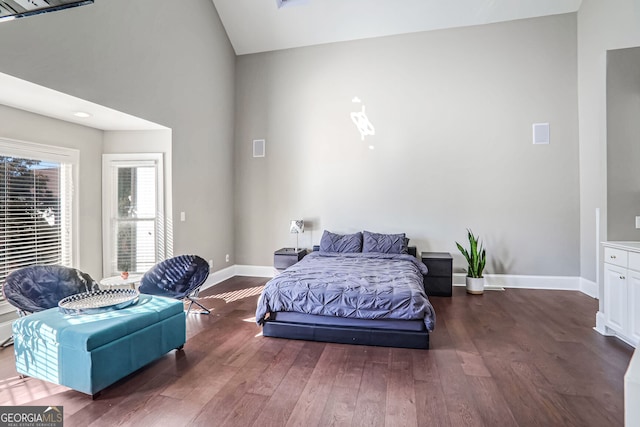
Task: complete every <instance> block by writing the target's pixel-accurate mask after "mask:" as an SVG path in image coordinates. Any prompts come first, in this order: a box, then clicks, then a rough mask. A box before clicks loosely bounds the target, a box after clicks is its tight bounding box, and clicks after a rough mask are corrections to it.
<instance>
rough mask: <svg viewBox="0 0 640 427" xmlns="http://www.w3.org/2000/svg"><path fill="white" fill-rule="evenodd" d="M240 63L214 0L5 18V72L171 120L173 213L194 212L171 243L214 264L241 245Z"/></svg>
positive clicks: (117, 3) (1, 64)
mask: <svg viewBox="0 0 640 427" xmlns="http://www.w3.org/2000/svg"><path fill="white" fill-rule="evenodd" d="M234 68H235V55H234V52H233V49H232V48H231V45H230V43H229V41H228V38H227V36H226V33H225V31H224V28H223V26H222V24H221V23H220V20H219V18H218V15H217V12H216V10H215V8H214V6H213V3H212V2H211V1H210V0H190V1H189V2H188V7H183V8H180V10H179V11H178V10H177V9H176V7H175V2H173V1H169V0H136V1H128V0H108V1H97V2H95V3H94V4H93V5H90V6H83V7H79V8H75V9H71V10H67V11H64V12H58V13H49V14H45V15H40V16H35V17H30V18H26V19H18V20H15V21H10V22H5V23H3V24H2V25H0V72H4V73H6V74H9V75H13V76H15V77H19V78H22V79H24V80H28V81H31V82H34V83H37V84H40V85H42V86H45V87H49V88H52V89H55V90H59V91H61V92H64V93H68V94H71V95H74V96H77V97H79V98H83V99H87V100H89V101H92V102H95V103H98V104H102V105H105V106H108V107H111V108H114V109H116V110H120V111H123V112H126V113H129V114H132V115H135V116H138V117H142V118H145V119H147V120H150V121H153V122H156V123H160V124H162V125H164V126H167V127H168V128H171V129H172V136H173V140H172V146H173V189H174V191H173V214H174V217H175V216H176V214H177V213H178V212H180V211H185V212H186V213H187V221H186V222H176V223H175V224H174V234H175V235H174V252H175V253H176V254H179V253H185V252H192V253H197V254H199V255H201V256H202V257H204V258H206V259H214V264H215V266H214V269H220V268H223V267H225V265H224V255H225V254H227V253H229V254H231V255H233V253H234V241H233V238H234V236H233V228H234V218H233V194H232V178H233V172H232V167H233V120H234V118H233V113H234V108H233V105H234V85H235V83H234V74H235V70H234ZM91 149H92V148H91ZM98 169H99V168H98ZM98 188H100V185H99V182H98V183H96V186H95V189H98ZM96 220H97V221H99V217H96ZM231 261H232V262H233V259H232V260H231Z"/></svg>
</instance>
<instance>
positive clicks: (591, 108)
mask: <svg viewBox="0 0 640 427" xmlns="http://www.w3.org/2000/svg"><path fill="white" fill-rule="evenodd" d="M636 46H640V0H617V1H615V2H603V1H600V0H582V4H581V6H580V10H579V11H578V101H579V103H578V106H579V132H580V276H581V277H583V278H585V279H588V280H592V281H596V280H600V281H601V277H598V276H599V274H598V273H597V271H598V270H597V262H598V259H599V253H600V250H599V249H600V246H599V242H600V241H603V240H607V226H606V224H607V160H606V159H607V134H606V132H607V131H606V129H607V112H606V63H607V50H610V49H621V48H629V47H636ZM596 209H599V210H600V220H599V221H596V215H595V212H596ZM601 288H602V287H601ZM600 294H602V289H600Z"/></svg>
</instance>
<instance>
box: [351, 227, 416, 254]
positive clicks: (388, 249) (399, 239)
mask: <svg viewBox="0 0 640 427" xmlns="http://www.w3.org/2000/svg"><path fill="white" fill-rule="evenodd" d="M408 246H409V239H407V237H406V236H405V234H404V233H401V234H381V233H372V232H370V231H365V232H364V233H363V243H362V252H380V253H383V254H406V253H409V250H408V249H407V247H408Z"/></svg>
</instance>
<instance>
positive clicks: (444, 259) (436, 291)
mask: <svg viewBox="0 0 640 427" xmlns="http://www.w3.org/2000/svg"><path fill="white" fill-rule="evenodd" d="M420 257H421V258H422V262H423V263H424V264H425V265H426V266H427V269H428V270H429V272H428V273H427V274H426V275H425V276H424V291H425V292H426V293H427V295H429V296H438V297H450V296H451V293H452V286H453V257H452V256H451V254H450V253H448V252H422V253H421V254H420Z"/></svg>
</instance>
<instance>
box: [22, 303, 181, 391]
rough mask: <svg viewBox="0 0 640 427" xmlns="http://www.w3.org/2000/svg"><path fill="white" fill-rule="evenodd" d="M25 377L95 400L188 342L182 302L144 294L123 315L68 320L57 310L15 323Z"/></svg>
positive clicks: (112, 312)
mask: <svg viewBox="0 0 640 427" xmlns="http://www.w3.org/2000/svg"><path fill="white" fill-rule="evenodd" d="M13 339H14V351H15V355H16V369H17V371H18V372H19V373H20V374H24V375H27V376H30V377H34V378H39V379H42V380H46V381H50V382H52V383H55V384H60V385H64V386H67V387H70V388H72V389H74V390H78V391H80V392H83V393H86V394H90V395H91V396H94V395H95V394H96V393H98V392H99V391H100V390H102V389H104V388H105V387H107V386H109V385H111V384H113V383H114V382H116V381H118V380H119V379H121V378H123V377H125V376H127V375H129V374H130V373H132V372H134V371H136V370H138V369H140V368H141V367H143V366H145V365H146V364H148V363H150V362H152V361H154V360H156V359H158V358H160V357H161V356H162V355H164V354H165V353H167V352H168V351H171V350H173V349H181V348H182V346H183V345H184V343H185V341H186V321H185V314H184V305H183V303H182V301H178V300H175V299H170V298H164V297H157V296H151V295H140V299H139V301H138V303H137V304H135V305H132V306H129V307H127V308H124V309H122V310H113V311H106V312H104V313H97V314H83V315H69V314H63V313H61V312H60V311H59V309H58V308H52V309H49V310H45V311H41V312H38V313H34V314H30V315H28V316H26V317H22V318H20V319H18V320H16V321H15V322H14V323H13Z"/></svg>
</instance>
